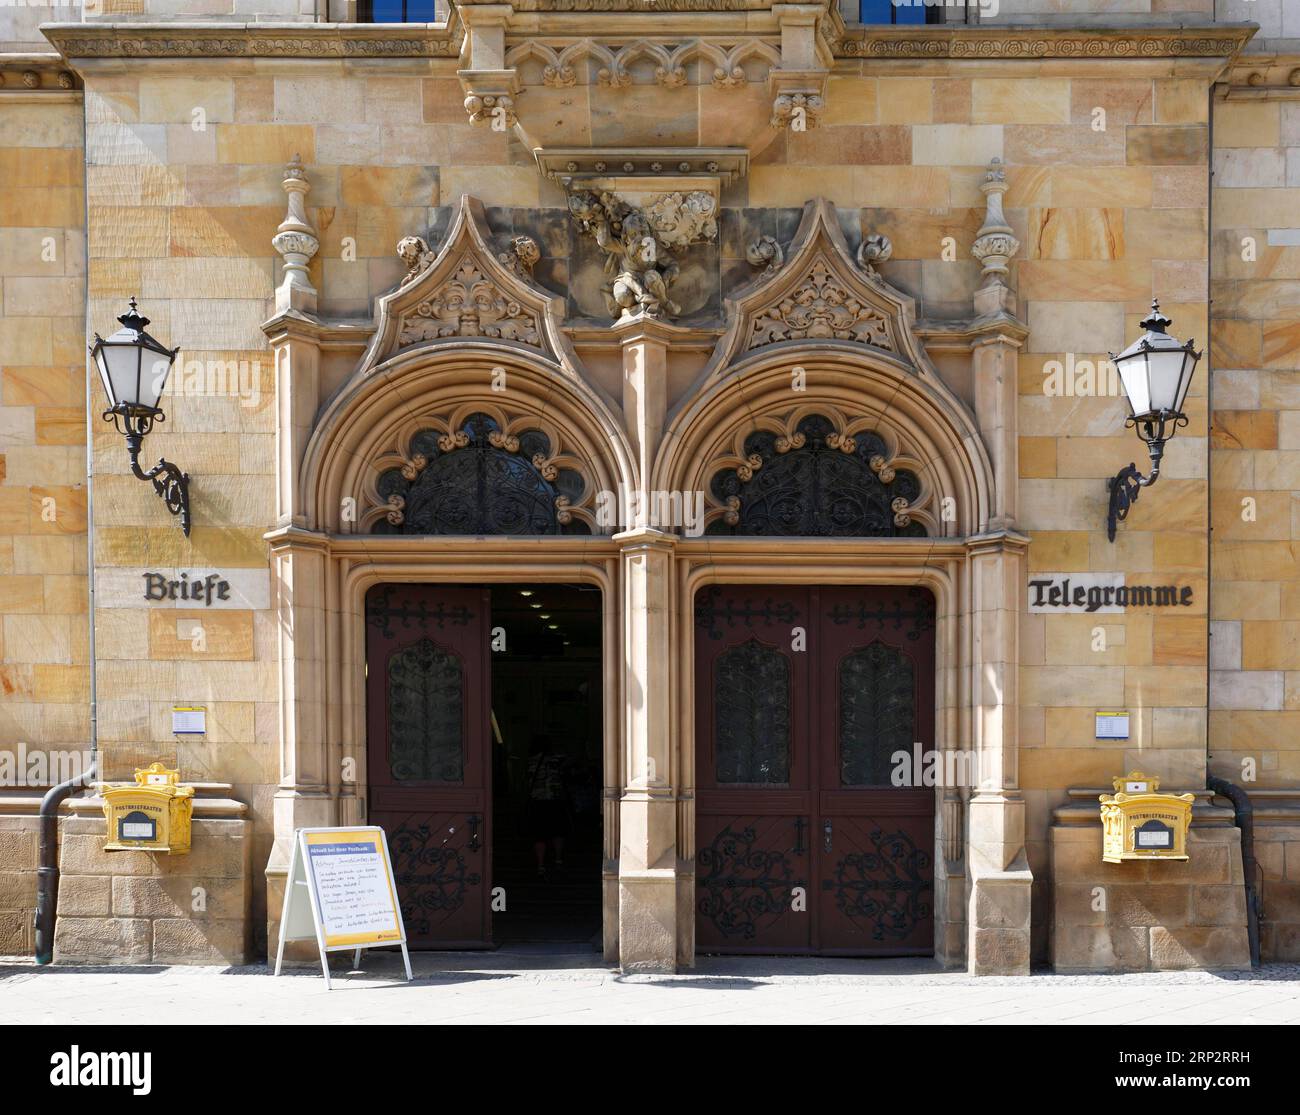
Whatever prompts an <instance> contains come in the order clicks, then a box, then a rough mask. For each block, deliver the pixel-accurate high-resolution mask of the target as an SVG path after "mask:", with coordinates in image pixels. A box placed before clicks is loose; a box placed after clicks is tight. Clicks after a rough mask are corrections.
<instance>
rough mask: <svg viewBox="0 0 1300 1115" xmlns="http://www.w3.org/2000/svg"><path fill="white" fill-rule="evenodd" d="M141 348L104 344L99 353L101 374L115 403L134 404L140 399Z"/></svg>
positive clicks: (106, 388) (105, 386)
mask: <svg viewBox="0 0 1300 1115" xmlns="http://www.w3.org/2000/svg"><path fill="white" fill-rule="evenodd" d="M140 357H141V352H140V349H139V348H137V347H136V346H135V345H115V344H106V345H102V346H101V347H100V350H99V354H98V357H97V359H98V362H99V366H100V375H101V376H102V377H103V379H104V388H105V390H106V391H107V392H108V396H109V398H110V399H111V400H112V402H113V405H115V406H117V405H120V404H122V403H130V404H132V405H134V404H135V403H137V402H139V399H140Z"/></svg>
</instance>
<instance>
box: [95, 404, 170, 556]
mask: <svg viewBox="0 0 1300 1115" xmlns="http://www.w3.org/2000/svg"><path fill="white" fill-rule="evenodd" d="M166 419H167V416H166V415H165V414H164V413H163V412H162V411H161V410H159V409H158V408H157V407H142V406H134V407H133V406H130V405H128V404H126V403H121V404H119V405H118V406H115V407H110V408H109V409H108V410H106V411H104V421H105V422H112V423H113V425H114V426H115V427H116V428H117V432H118V433H119V434H123V435H125V437H126V452H127V456H128V457H129V458H130V459H131V472H132V474H133V475H134V476H135V477H136V479H137V480H149V481H151V482H152V483H153V490H154V491H155V492H157V493H158V495H159V496H160V497H161V498H162V501H163V502H164V503H165V504H166V505H167V510H168V511H170V512H171V513H172V514H173V515H179V516H180V519H181V533H182V534H184V535H185V537H186V538H188V537H189V536H190V474H189V473H188V472H182V471H181V470H180V468H179V467H178V466H176V465H174V464H172V463H171V461H169V460H167V459H166V458H165V457H159V458H158V463H157V464H156V465H154V466H153V468H151V469H150V470H149V471H148V472H145V471H144V469H142V468H141V467H140V449H141V447H142V446H143V444H144V436H145V434H147V433H148V432H149V431H150V430H152V429H153V426H154V423H155V422H164V421H166Z"/></svg>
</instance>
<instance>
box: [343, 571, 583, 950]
mask: <svg viewBox="0 0 1300 1115" xmlns="http://www.w3.org/2000/svg"><path fill="white" fill-rule="evenodd" d="M601 624H602V617H601V593H600V591H599V589H597V588H595V587H594V586H579V585H564V584H554V583H546V584H493V585H465V584H401V583H384V584H379V585H376V586H374V587H373V588H371V589H370V591H369V592H368V593H367V596H366V735H367V758H368V770H369V782H370V801H369V810H368V815H369V819H370V822H371V823H372V824H377V825H380V826H381V827H382V828H383V829H384V830H385V832H387V834H388V840H389V845H390V848H391V851H392V856H393V871H394V877H395V879H396V882H397V888H398V896H399V899H400V901H401V905H402V913H403V917H404V919H405V921H406V927H407V933H408V934H409V936H410V939H411V942H412V945H413V946H414V947H417V948H435V949H436V948H448V949H459V948H492V947H496V946H500V945H511V946H532V945H539V946H543V947H555V946H563V947H566V948H574V949H592V950H596V949H599V948H600V945H601V905H600V903H601V859H602V855H601V849H602V811H601V786H602V782H601V779H602V751H603V737H602V716H603V704H602V661H601Z"/></svg>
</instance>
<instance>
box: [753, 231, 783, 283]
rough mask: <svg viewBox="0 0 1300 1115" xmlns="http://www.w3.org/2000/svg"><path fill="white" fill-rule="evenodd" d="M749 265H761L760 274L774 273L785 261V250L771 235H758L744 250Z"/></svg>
mask: <svg viewBox="0 0 1300 1115" xmlns="http://www.w3.org/2000/svg"><path fill="white" fill-rule="evenodd" d="M745 258H746V259H747V260H749V265H750V267H761V268H762V270H761V271H760V272H759V274H760V275H774V274H776V272H778V271H780V270H781V267H782V265H783V264H784V263H785V252H783V251H782V250H781V245H780V244H778V243H777V242H776V240H775V239H774V238H773V237H771V236H760V237H759V238H758V239H757V240H755V241H754V242H753V243H752V244H751V245H750V246H749V247H748V248H747V249H746V250H745Z"/></svg>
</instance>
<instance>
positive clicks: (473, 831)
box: [465, 813, 483, 852]
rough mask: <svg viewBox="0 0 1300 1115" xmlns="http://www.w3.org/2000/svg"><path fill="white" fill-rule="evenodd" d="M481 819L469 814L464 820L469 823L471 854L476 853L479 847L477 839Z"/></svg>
mask: <svg viewBox="0 0 1300 1115" xmlns="http://www.w3.org/2000/svg"><path fill="white" fill-rule="evenodd" d="M482 819H483V818H481V817H480V816H479V815H478V814H477V813H471V814H470V815H469V816H468V817H466V818H465V820H466V821H468V822H469V850H470V851H471V852H477V851H478V850H479V848H480V847H481V845H480V844H479V839H478V826H479V822H480V821H481V820H482Z"/></svg>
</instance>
